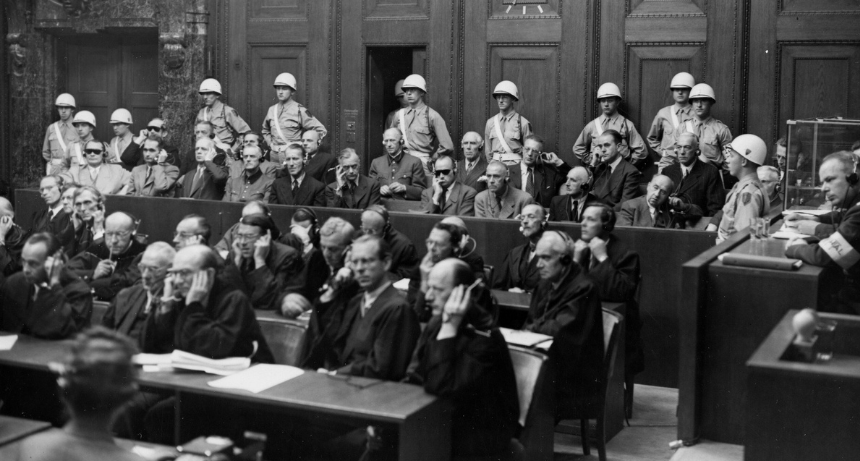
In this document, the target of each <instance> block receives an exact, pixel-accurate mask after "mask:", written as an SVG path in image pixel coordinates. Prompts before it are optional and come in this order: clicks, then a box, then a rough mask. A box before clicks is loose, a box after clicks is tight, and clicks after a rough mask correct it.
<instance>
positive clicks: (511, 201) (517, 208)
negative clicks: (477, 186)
mask: <svg viewBox="0 0 860 461" xmlns="http://www.w3.org/2000/svg"><path fill="white" fill-rule="evenodd" d="M531 203H535V201H534V199H532V196H531V195H529V194H527V193H525V192H523V191H521V190H519V189H517V188H516V187H512V186H511V185H510V183H509V182H508V167H507V166H506V165H505V164H504V163H502V162H498V161H496V160H493V161H492V162H490V165H489V166H487V190H485V191H484V192H481V193H480V194H478V195H477V196H475V216H477V217H479V218H495V219H516V217H517V216H519V214H520V213H521V212H522V209H523V207H524V206H526V205H529V204H531Z"/></svg>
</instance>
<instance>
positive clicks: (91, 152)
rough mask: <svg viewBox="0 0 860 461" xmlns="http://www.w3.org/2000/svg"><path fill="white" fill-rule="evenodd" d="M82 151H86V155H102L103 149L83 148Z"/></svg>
mask: <svg viewBox="0 0 860 461" xmlns="http://www.w3.org/2000/svg"><path fill="white" fill-rule="evenodd" d="M84 152H86V153H87V155H102V153H103V152H104V151H103V150H101V149H84Z"/></svg>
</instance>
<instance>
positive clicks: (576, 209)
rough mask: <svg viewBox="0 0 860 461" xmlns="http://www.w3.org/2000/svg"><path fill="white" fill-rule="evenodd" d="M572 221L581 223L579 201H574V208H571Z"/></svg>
mask: <svg viewBox="0 0 860 461" xmlns="http://www.w3.org/2000/svg"><path fill="white" fill-rule="evenodd" d="M570 217H571V221H573V222H579V200H574V201H573V206H572V207H570Z"/></svg>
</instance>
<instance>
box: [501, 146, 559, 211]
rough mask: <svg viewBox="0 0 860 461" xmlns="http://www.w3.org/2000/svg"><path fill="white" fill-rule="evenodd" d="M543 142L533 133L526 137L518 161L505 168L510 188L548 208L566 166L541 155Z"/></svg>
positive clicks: (554, 158) (545, 155)
mask: <svg viewBox="0 0 860 461" xmlns="http://www.w3.org/2000/svg"><path fill="white" fill-rule="evenodd" d="M543 143H544V141H543V139H541V138H540V137H539V136H537V135H535V134H530V135H528V136H526V140H525V144H524V145H523V159H522V161H521V162H520V163H519V164H517V165H512V166H510V167H508V170H509V171H510V177H511V181H510V184H511V185H512V186H514V187H516V188H517V189H520V190H522V191H523V192H525V193H527V194H529V195H531V196H532V198H534V199H535V201H536V202H538V203H540V205H541V206H542V207H544V208H549V206H550V202H551V201H552V198H553V197H555V196H556V195H558V188H559V187H560V186H561V185H562V184H563V183H564V181H565V175H566V174H567V172H568V171H570V166H569V165H567V164H566V163H564V161H563V160H562V159H560V158H558V156H557V155H555V154H554V153H552V152H546V153H544V152H543Z"/></svg>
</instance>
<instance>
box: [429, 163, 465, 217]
mask: <svg viewBox="0 0 860 461" xmlns="http://www.w3.org/2000/svg"><path fill="white" fill-rule="evenodd" d="M455 165H456V164H455V163H454V160H453V159H452V158H451V157H448V156H447V155H444V156H442V157H439V158H438V159H436V162H435V164H434V168H433V174H434V175H435V177H434V178H433V184H432V185H431V186H430V187H428V188H427V189H424V191H423V192H422V193H421V210H422V211H424V212H425V213H430V214H443V215H449V216H474V215H475V196H476V195H477V192H475V189H473V188H471V187H469V186H467V185H465V184H462V183H460V182H459V181H457V180H455V178H456V177H457V176H458V175H459V173H458V172H457V168H458V167H457V166H455Z"/></svg>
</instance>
